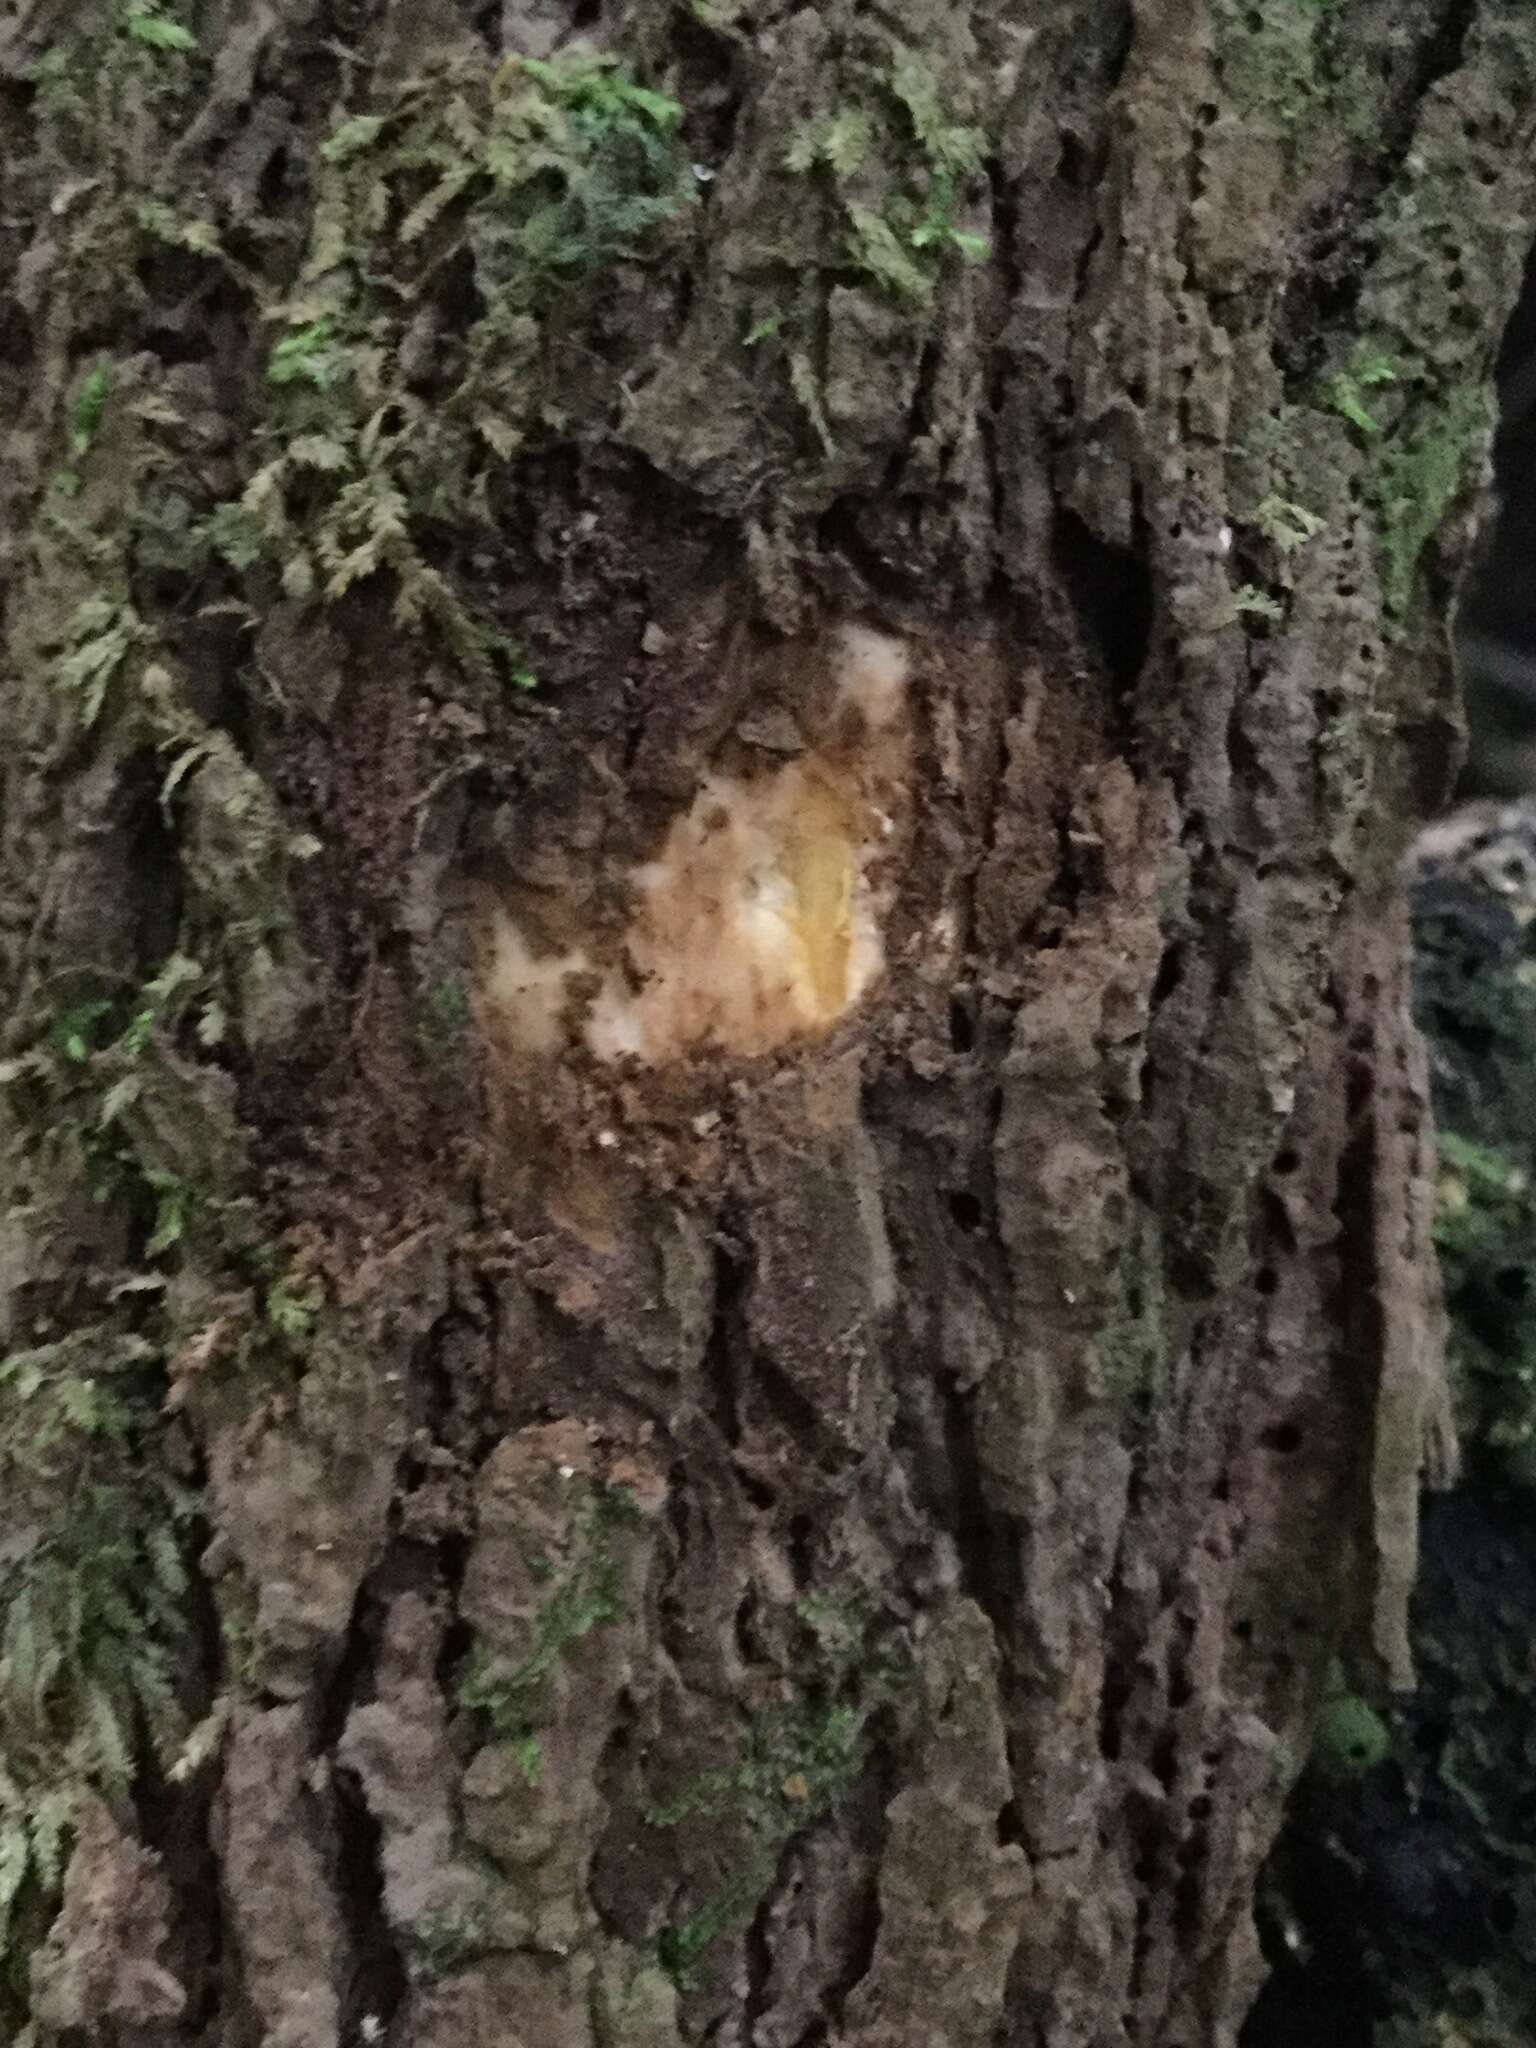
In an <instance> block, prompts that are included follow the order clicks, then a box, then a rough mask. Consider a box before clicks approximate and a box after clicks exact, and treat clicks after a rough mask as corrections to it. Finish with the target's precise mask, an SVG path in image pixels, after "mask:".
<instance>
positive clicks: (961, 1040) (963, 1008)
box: [949, 996, 976, 1052]
mask: <svg viewBox="0 0 1536 2048" xmlns="http://www.w3.org/2000/svg"><path fill="white" fill-rule="evenodd" d="M949 1042H950V1044H951V1045H952V1046H953V1047H954V1049H955V1051H956V1052H972V1051H974V1050H975V1046H976V1020H975V1018H974V1017H973V1016H972V1015H971V1008H970V1005H969V1003H967V1002H964V1001H963V1000H962V999H961V998H960V997H959V996H951V997H950V1002H949Z"/></svg>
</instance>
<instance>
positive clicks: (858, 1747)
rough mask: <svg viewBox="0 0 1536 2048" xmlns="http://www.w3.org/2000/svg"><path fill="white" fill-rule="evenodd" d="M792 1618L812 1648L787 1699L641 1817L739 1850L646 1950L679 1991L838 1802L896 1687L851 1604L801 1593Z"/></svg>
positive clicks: (896, 1677) (890, 1666)
mask: <svg viewBox="0 0 1536 2048" xmlns="http://www.w3.org/2000/svg"><path fill="white" fill-rule="evenodd" d="M797 1612H798V1614H799V1616H800V1618H801V1620H802V1621H803V1622H804V1623H805V1624H806V1626H807V1628H808V1629H809V1630H810V1632H811V1635H812V1639H813V1641H812V1646H811V1648H810V1650H809V1652H808V1659H807V1661H808V1665H809V1674H808V1675H807V1676H806V1677H804V1678H803V1679H802V1680H801V1681H800V1682H799V1684H798V1685H797V1687H796V1688H795V1690H794V1691H793V1693H792V1694H791V1696H790V1697H788V1698H787V1699H785V1700H783V1701H780V1702H778V1703H776V1704H774V1705H772V1706H769V1707H766V1708H763V1709H761V1710H760V1711H759V1712H758V1713H756V1714H754V1715H753V1716H752V1719H751V1721H750V1722H749V1724H748V1727H747V1730H746V1733H745V1736H744V1739H743V1742H742V1747H741V1752H740V1754H739V1755H738V1757H737V1758H736V1760H735V1761H734V1762H732V1763H731V1764H729V1765H726V1766H724V1767H723V1768H721V1769H719V1770H714V1771H707V1772H703V1773H701V1774H700V1775H699V1776H698V1777H696V1778H693V1779H690V1780H689V1781H688V1782H687V1783H686V1784H684V1785H683V1786H682V1787H681V1788H680V1789H679V1790H678V1791H677V1792H676V1793H675V1794H674V1795H673V1796H672V1797H671V1798H670V1799H667V1800H662V1801H658V1802H656V1803H655V1804H653V1805H652V1806H651V1807H650V1808H649V1809H648V1810H647V1813H646V1820H647V1822H648V1824H649V1825H650V1826H652V1827H656V1828H674V1827H679V1826H683V1825H685V1824H687V1823H689V1822H692V1821H705V1822H711V1823H714V1824H715V1825H717V1826H719V1825H723V1826H724V1827H725V1828H726V1829H727V1830H728V1832H729V1833H730V1834H731V1836H732V1837H733V1838H735V1840H736V1841H737V1842H738V1844H739V1849H738V1853H737V1856H736V1859H735V1860H736V1863H737V1874H736V1876H735V1877H734V1878H733V1879H732V1881H731V1883H730V1884H729V1885H728V1886H726V1887H725V1888H724V1889H723V1890H722V1891H720V1892H718V1893H715V1894H712V1895H711V1896H710V1897H708V1898H707V1899H704V1900H702V1901H701V1902H699V1903H698V1904H697V1905H696V1906H695V1907H694V1908H693V1910H692V1911H691V1912H689V1913H687V1914H685V1915H683V1916H682V1917H681V1918H679V1919H677V1920H675V1921H673V1922H672V1923H671V1924H670V1925H669V1926H668V1927H667V1928H665V1929H664V1930H663V1932H662V1934H661V1935H660V1937H659V1939H658V1941H657V1949H656V1953H657V1960H658V1962H659V1963H660V1964H661V1966H662V1968H663V1969H664V1970H665V1971H666V1973H667V1974H668V1976H669V1977H671V1979H672V1980H673V1982H674V1983H675V1984H676V1985H677V1986H678V1988H679V1989H680V1990H685V1989H687V1988H689V1987H690V1986H691V1985H692V1984H693V1983H694V1982H695V1981H696V1978H697V1973H698V1967H699V1964H700V1962H701V1961H702V1959H703V1957H704V1955H705V1953H706V1952H707V1951H708V1949H709V1948H710V1947H711V1946H712V1945H713V1944H714V1942H715V1941H717V1940H718V1939H719V1938H720V1936H721V1935H723V1934H726V1933H729V1932H731V1931H732V1930H733V1929H735V1928H738V1927H740V1926H742V1925H744V1924H745V1923H746V1922H747V1921H749V1920H750V1919H751V1917H752V1914H753V1912H754V1910H755V1909H756V1906H757V1903H758V1901H759V1900H760V1899H761V1898H762V1896H763V1894H764V1892H765V1891H766V1890H767V1888H768V1886H769V1885H770V1884H771V1883H772V1881H773V1875H774V1872H775V1870H776V1869H777V1867H778V1863H779V1858H780V1856H781V1855H782V1854H783V1851H784V1849H785V1847H786V1846H787V1844H788V1843H789V1842H790V1841H792V1840H793V1839H794V1837H795V1836H796V1835H798V1834H801V1833H802V1832H803V1831H804V1830H805V1829H807V1828H809V1827H811V1826H813V1825H814V1824H815V1823H816V1822H817V1821H818V1820H820V1819H822V1818H823V1817H824V1816H825V1815H827V1814H828V1813H831V1812H832V1811H833V1810H834V1809H835V1808H836V1807H837V1806H838V1805H839V1804H840V1803H841V1802H842V1800H843V1799H844V1798H846V1796H847V1794H848V1793H849V1791H850V1790H851V1789H852V1787H853V1785H854V1783H855V1782H856V1780H857V1779H858V1776H859V1773H860V1772H861V1771H862V1769H863V1768H864V1763H865V1759H866V1757H867V1755H868V1750H869V1740H870V1735H869V1724H870V1721H871V1719H872V1717H873V1715H874V1714H875V1713H876V1712H877V1711H878V1710H879V1709H880V1708H881V1707H882V1706H883V1705H885V1704H886V1703H887V1702H888V1701H889V1700H890V1699H891V1698H892V1697H893V1695H894V1693H895V1691H896V1690H897V1689H898V1688H899V1687H900V1685H901V1682H902V1677H903V1669H902V1667H901V1665H900V1664H899V1663H897V1662H895V1661H893V1659H892V1658H891V1656H890V1655H889V1654H887V1653H886V1652H885V1651H884V1650H883V1649H882V1647H881V1646H880V1645H879V1644H878V1643H877V1642H876V1641H875V1640H874V1637H873V1634H872V1623H871V1619H870V1616H869V1612H868V1609H867V1607H866V1606H865V1604H864V1602H863V1601H862V1599H860V1598H858V1597H857V1596H850V1597H849V1598H848V1599H846V1600H844V1599H839V1598H837V1597H836V1596H812V1597H811V1598H809V1599H807V1600H803V1601H802V1602H800V1604H799V1606H798V1608H797Z"/></svg>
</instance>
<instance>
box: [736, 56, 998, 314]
mask: <svg viewBox="0 0 1536 2048" xmlns="http://www.w3.org/2000/svg"><path fill="white" fill-rule="evenodd" d="M859 83H860V85H861V86H862V88H863V90H862V91H860V92H859V94H858V96H857V97H855V98H851V99H850V100H849V101H847V102H846V103H845V104H844V105H842V106H839V107H838V108H836V109H835V110H834V111H833V112H831V113H827V114H823V115H820V116H818V117H817V118H815V119H813V120H809V121H806V122H803V123H802V124H801V126H800V127H799V128H798V129H797V131H796V132H795V134H794V135H793V137H792V138H791V140H790V144H789V147H788V149H787V150H786V151H785V155H784V164H785V168H786V169H787V170H789V171H791V172H794V173H796V174H797V175H800V176H807V177H815V178H817V179H818V180H820V181H821V182H822V183H823V184H824V186H825V188H826V190H827V192H828V193H829V195H830V196H831V197H832V199H833V200H834V202H835V204H836V207H837V210H838V212H839V214H840V215H841V218H842V224H843V254H844V257H845V260H846V262H847V264H848V265H849V267H850V268H851V269H852V271H853V273H854V274H855V275H856V276H857V277H859V278H860V279H861V281H863V282H866V283H869V284H872V285H874V286H875V287H876V288H877V289H878V290H880V291H881V292H883V293H885V294H887V295H889V296H890V297H893V298H895V299H898V300H906V301H908V302H911V303H915V304H918V305H923V304H926V303H927V302H928V300H929V299H931V297H932V296H933V289H934V285H935V284H936V282H937V280H938V278H939V276H940V274H941V271H942V268H943V266H944V264H945V262H946V259H950V260H952V259H954V258H955V257H959V258H961V259H962V260H964V261H966V262H979V261H980V260H981V259H982V258H984V257H985V256H986V254H987V247H988V245H987V242H986V239H985V237H984V236H981V235H976V234H973V233H970V232H968V231H967V230H966V229H965V228H964V227H962V225H961V218H962V214H963V211H964V207H965V203H966V198H967V188H968V187H969V185H970V184H971V182H972V180H973V179H974V178H975V177H976V175H977V174H978V172H979V171H980V169H981V163H982V153H983V138H982V134H981V131H980V130H979V129H977V128H974V127H971V126H969V125H968V124H967V123H966V122H964V121H962V120H959V119H957V118H956V116H955V113H954V111H953V109H952V108H951V107H950V106H949V105H948V104H947V101H946V97H945V94H944V92H943V90H942V88H941V86H940V82H939V80H938V79H937V77H936V76H935V75H934V73H933V71H932V70H931V69H930V68H929V66H928V65H927V64H926V63H925V62H924V61H923V60H922V58H921V57H919V56H918V55H917V54H916V53H915V52H913V51H911V50H908V49H905V48H897V49H895V50H894V51H893V52H892V53H891V54H890V55H889V57H888V58H887V60H886V61H885V62H884V63H882V64H879V65H876V66H871V67H870V69H869V70H868V72H867V73H865V74H863V75H862V76H861V77H860V80H859ZM754 338H759V337H758V336H754Z"/></svg>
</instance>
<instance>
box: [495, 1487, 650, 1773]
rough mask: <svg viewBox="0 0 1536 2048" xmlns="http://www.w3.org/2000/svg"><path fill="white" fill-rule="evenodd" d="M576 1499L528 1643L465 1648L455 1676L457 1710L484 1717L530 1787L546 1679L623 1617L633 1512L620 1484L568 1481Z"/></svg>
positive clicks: (537, 1760)
mask: <svg viewBox="0 0 1536 2048" xmlns="http://www.w3.org/2000/svg"><path fill="white" fill-rule="evenodd" d="M571 1485H572V1486H573V1488H575V1487H580V1489H581V1492H580V1494H579V1495H578V1497H577V1498H576V1500H575V1503H574V1512H573V1518H572V1526H571V1538H570V1544H569V1549H568V1553H567V1555H566V1556H565V1557H564V1558H563V1559H562V1560H561V1561H560V1562H559V1563H558V1564H557V1565H551V1564H548V1563H547V1561H546V1563H545V1569H546V1570H547V1572H548V1575H549V1579H550V1591H549V1594H548V1595H547V1597H546V1598H545V1599H544V1600H543V1601H542V1602H541V1603H540V1605H539V1608H538V1611H537V1613H536V1614H535V1616H534V1620H533V1630H532V1638H533V1639H532V1644H531V1646H530V1647H529V1649H528V1650H527V1651H526V1652H525V1654H524V1655H522V1656H521V1657H519V1658H515V1659H512V1658H508V1657H506V1656H504V1655H502V1654H500V1653H498V1652H497V1651H495V1650H493V1649H491V1648H489V1647H488V1646H487V1645H485V1644H483V1643H476V1644H475V1645H474V1646H473V1647H472V1648H471V1650H470V1653H469V1656H468V1658H467V1660H466V1662H465V1666H464V1669H463V1671H462V1672H461V1674H460V1676H459V1681H458V1687H457V1697H458V1702H459V1705H460V1706H461V1707H464V1708H465V1709H467V1710H468V1711H469V1712H471V1713H474V1714H478V1715H481V1716H483V1717H484V1719H485V1722H486V1723H487V1725H488V1727H489V1729H490V1731H491V1733H492V1734H493V1735H494V1736H495V1737H496V1738H497V1739H498V1740H500V1741H504V1742H511V1743H513V1744H514V1745H516V1748H517V1760H518V1763H519V1766H520V1768H521V1769H522V1771H523V1774H524V1776H525V1777H526V1778H527V1780H528V1782H529V1784H530V1785H536V1784H537V1783H538V1781H539V1776H540V1774H541V1772H542V1768H543V1764H542V1756H541V1751H540V1747H539V1743H538V1740H537V1730H538V1729H539V1727H540V1726H541V1725H542V1723H543V1721H544V1719H545V1716H546V1714H547V1712H548V1682H549V1676H550V1673H551V1672H552V1671H553V1670H554V1668H555V1666H556V1665H557V1664H559V1663H560V1662H561V1661H562V1659H563V1658H565V1657H566V1656H567V1655H568V1653H569V1652H570V1650H571V1649H572V1648H573V1646H574V1645H575V1644H577V1643H579V1642H580V1641H581V1640H582V1638H583V1637H584V1636H587V1635H589V1634H590V1633H591V1631H592V1630H593V1629H595V1628H603V1627H606V1626H607V1625H608V1624H609V1623H611V1622H614V1621H617V1620H618V1618H619V1616H620V1614H621V1613H622V1611H623V1610H622V1606H621V1602H620V1595H621V1591H622V1586H623V1547H624V1543H625V1541H626V1538H627V1535H628V1532H630V1531H631V1530H632V1529H633V1527H634V1525H635V1523H636V1521H637V1520H638V1517H639V1509H638V1508H637V1507H636V1506H635V1503H634V1500H633V1498H632V1496H631V1495H630V1494H629V1492H628V1491H627V1490H626V1489H625V1488H624V1487H622V1486H607V1485H603V1484H600V1483H595V1482H590V1481H578V1480H572V1482H571Z"/></svg>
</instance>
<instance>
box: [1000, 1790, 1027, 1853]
mask: <svg viewBox="0 0 1536 2048" xmlns="http://www.w3.org/2000/svg"><path fill="white" fill-rule="evenodd" d="M1023 1840H1024V1822H1023V1819H1022V1817H1021V1815H1020V1813H1019V1809H1018V1805H1017V1803H1016V1802H1015V1801H1014V1800H1012V1799H1009V1800H1007V1801H1005V1803H1004V1804H1003V1806H1002V1808H1001V1809H1000V1810H999V1812H998V1816H997V1842H998V1847H999V1848H1006V1847H1007V1846H1008V1845H1009V1843H1017V1844H1020V1845H1022V1843H1023Z"/></svg>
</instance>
